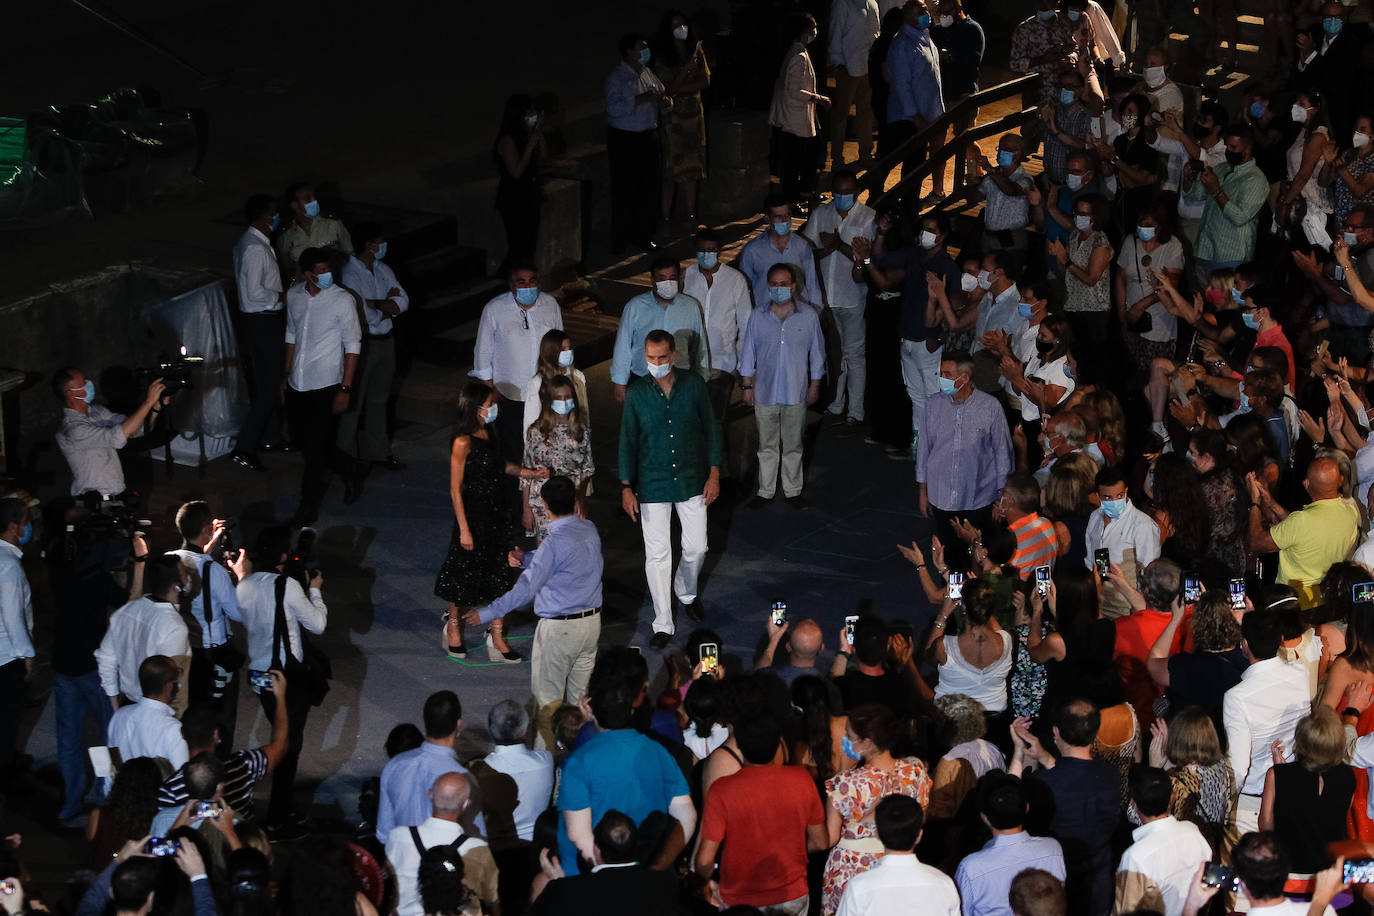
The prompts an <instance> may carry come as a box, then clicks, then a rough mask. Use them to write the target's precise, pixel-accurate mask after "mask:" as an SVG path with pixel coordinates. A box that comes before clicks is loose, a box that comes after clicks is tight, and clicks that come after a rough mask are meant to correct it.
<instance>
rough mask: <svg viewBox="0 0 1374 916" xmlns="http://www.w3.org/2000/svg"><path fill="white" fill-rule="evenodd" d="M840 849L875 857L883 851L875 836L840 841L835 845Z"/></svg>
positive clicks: (881, 844) (880, 841)
mask: <svg viewBox="0 0 1374 916" xmlns="http://www.w3.org/2000/svg"><path fill="white" fill-rule="evenodd" d="M835 845H836V846H837V847H839V848H840V849H847V850H849V851H850V852H860V853H864V852H866V853H870V854H873V855H877V854H879V853H881V852H882V851H883V841H882V840H880V839H878V838H877V837H875V836H866V837H855V838H853V839H849V838H845V839H841V840H840V841H839V842H838V843H836V844H835Z"/></svg>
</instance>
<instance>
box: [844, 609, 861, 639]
mask: <svg viewBox="0 0 1374 916" xmlns="http://www.w3.org/2000/svg"><path fill="white" fill-rule="evenodd" d="M858 622H859V615H858V614H850V615H849V616H848V617H846V618H845V619H844V635H845V637H846V638H847V639H848V640H849V642H850V643H851V644H852V643H853V642H854V625H855V624H856V623H858Z"/></svg>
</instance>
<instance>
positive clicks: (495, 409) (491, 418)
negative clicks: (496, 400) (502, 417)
mask: <svg viewBox="0 0 1374 916" xmlns="http://www.w3.org/2000/svg"><path fill="white" fill-rule="evenodd" d="M500 412H501V405H500V404H492V405H491V406H489V407H488V408H487V415H486V417H484V418H483V419H482V422H483V423H493V422H495V421H496V415H497V414H499V413H500Z"/></svg>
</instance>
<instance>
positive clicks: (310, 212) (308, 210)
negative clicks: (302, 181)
mask: <svg viewBox="0 0 1374 916" xmlns="http://www.w3.org/2000/svg"><path fill="white" fill-rule="evenodd" d="M305 215H306V216H308V217H310V218H311V219H314V218H315V217H317V216H319V215H320V202H319V201H318V200H312V201H310V203H308V204H306V205H305Z"/></svg>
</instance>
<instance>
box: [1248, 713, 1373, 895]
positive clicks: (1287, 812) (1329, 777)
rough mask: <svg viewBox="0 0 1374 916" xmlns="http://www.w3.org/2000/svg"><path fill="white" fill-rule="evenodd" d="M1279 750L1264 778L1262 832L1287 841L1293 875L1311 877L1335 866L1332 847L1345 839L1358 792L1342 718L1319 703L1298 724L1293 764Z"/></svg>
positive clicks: (1280, 749)
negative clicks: (1284, 760) (1347, 754)
mask: <svg viewBox="0 0 1374 916" xmlns="http://www.w3.org/2000/svg"><path fill="white" fill-rule="evenodd" d="M1284 753H1285V748H1283V747H1281V746H1275V747H1274V750H1273V754H1274V765H1273V767H1271V768H1270V770H1269V772H1268V773H1266V774H1265V776H1264V795H1263V797H1262V799H1261V802H1260V813H1259V828H1260V830H1272V831H1274V832H1275V834H1277V835H1278V836H1281V837H1283V844H1284V847H1285V848H1286V849H1287V851H1288V855H1289V868H1290V870H1291V871H1293V872H1295V873H1297V874H1302V875H1310V874H1312V873H1314V872H1318V871H1321V870H1322V869H1323V868H1326V867H1327V866H1328V865H1330V864H1331V854H1330V853H1329V852H1328V851H1327V849H1328V846H1329V845H1330V844H1331V843H1334V842H1337V841H1339V840H1344V839H1345V838H1346V813H1347V812H1348V811H1349V809H1350V799H1351V798H1352V797H1353V796H1354V794H1355V772H1354V770H1352V769H1351V768H1350V767H1349V766H1347V765H1346V762H1345V730H1344V729H1343V728H1342V727H1341V720H1340V717H1339V716H1337V715H1336V713H1335V711H1334V710H1332V709H1330V708H1329V707H1327V706H1324V705H1321V704H1318V705H1317V707H1316V709H1314V710H1313V711H1312V713H1311V714H1310V715H1308V716H1305V717H1303V718H1302V719H1300V720H1298V726H1297V729H1296V730H1295V732H1294V735H1293V756H1294V760H1293V762H1292V763H1284V762H1283V757H1284Z"/></svg>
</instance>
